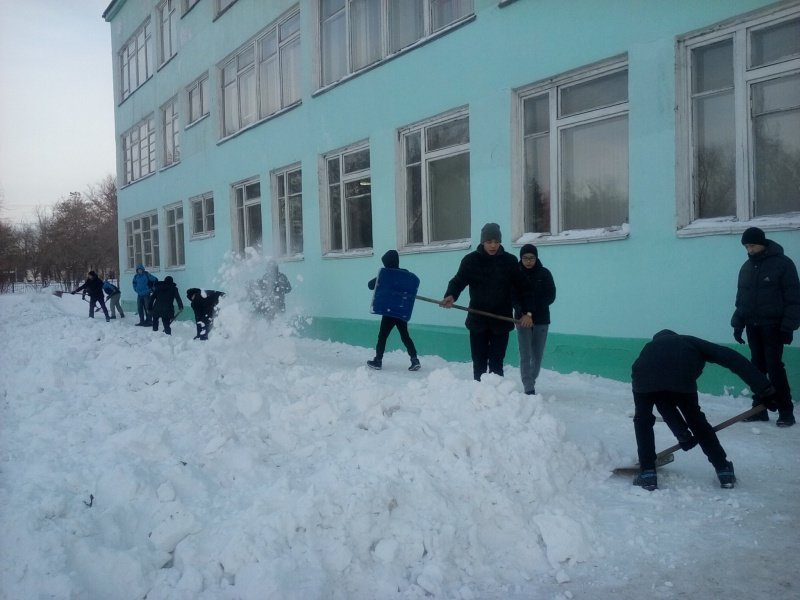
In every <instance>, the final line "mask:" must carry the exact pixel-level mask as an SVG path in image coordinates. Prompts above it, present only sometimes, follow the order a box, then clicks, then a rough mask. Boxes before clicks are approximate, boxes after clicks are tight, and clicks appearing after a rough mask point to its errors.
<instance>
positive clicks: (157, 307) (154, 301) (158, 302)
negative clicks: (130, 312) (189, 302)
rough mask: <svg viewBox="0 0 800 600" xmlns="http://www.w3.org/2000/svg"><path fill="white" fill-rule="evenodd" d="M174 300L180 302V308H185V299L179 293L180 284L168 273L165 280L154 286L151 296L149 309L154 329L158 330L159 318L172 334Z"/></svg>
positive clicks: (169, 333) (167, 332) (166, 331)
mask: <svg viewBox="0 0 800 600" xmlns="http://www.w3.org/2000/svg"><path fill="white" fill-rule="evenodd" d="M173 301H175V302H177V303H178V308H179V309H180V310H183V300H181V295H180V294H179V293H178V286H177V285H175V283H174V282H173V280H172V277H171V276H169V275H167V276H166V277H165V278H164V281H159V282H157V283H156V284H155V285H154V286H153V294H152V295H151V296H150V303H149V305H148V309H149V311H150V313H151V314H152V315H153V331H158V320H159V319H161V321H162V322H163V323H164V333H166V334H167V335H172V329H171V328H170V323H172V321H173V319H175V308H174V306H173V304H172V303H173Z"/></svg>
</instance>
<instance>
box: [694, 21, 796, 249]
mask: <svg viewBox="0 0 800 600" xmlns="http://www.w3.org/2000/svg"><path fill="white" fill-rule="evenodd" d="M678 60H679V65H680V66H681V74H682V77H681V82H680V83H681V85H682V86H683V88H682V89H679V92H678V93H679V97H678V106H679V127H680V135H681V136H682V137H681V138H680V141H679V146H678V164H679V171H678V172H679V180H678V191H679V194H678V197H679V206H678V214H679V225H680V226H681V227H685V226H687V225H690V224H692V223H693V222H695V221H700V220H704V219H705V220H710V221H704V222H703V221H701V222H699V223H695V226H694V228H690V230H689V232H687V233H690V232H691V230H692V229H696V228H698V229H699V232H702V229H703V228H704V227H712V228H713V223H714V222H715V221H716V222H719V223H724V222H731V221H740V222H741V221H748V220H750V219H754V218H757V217H764V216H779V217H780V216H783V217H785V218H786V217H788V213H795V212H797V211H800V7H798V6H794V7H792V8H790V9H786V10H784V11H781V12H778V13H773V14H771V15H769V16H763V17H761V18H754V19H751V20H748V21H746V22H740V23H737V24H735V25H732V26H730V27H728V28H719V27H717V28H715V29H714V30H713V31H712V32H704V33H701V34H698V35H696V36H693V37H691V38H687V39H684V40H681V41H679V43H678Z"/></svg>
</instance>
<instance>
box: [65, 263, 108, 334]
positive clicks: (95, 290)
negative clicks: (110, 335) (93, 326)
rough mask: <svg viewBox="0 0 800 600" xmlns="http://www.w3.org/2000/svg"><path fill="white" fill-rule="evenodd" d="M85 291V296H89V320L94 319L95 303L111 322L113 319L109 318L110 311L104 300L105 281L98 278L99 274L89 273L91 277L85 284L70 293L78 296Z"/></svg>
mask: <svg viewBox="0 0 800 600" xmlns="http://www.w3.org/2000/svg"><path fill="white" fill-rule="evenodd" d="M80 291H83V292H84V293H85V294H89V318H90V319H94V308H95V306H94V305H95V303H97V304H99V305H100V308H102V309H103V314H104V315H105V316H106V322H108V321H110V320H111V319H110V318H109V316H108V309H107V308H106V301H105V300H104V299H103V281H102V280H101V279H100V278H99V277H98V276H97V273H95V272H94V271H89V276H88V277H87V278H86V281H85V282H84V284H83V285H82V286H80V287H78V288H76V289H74V290H72V292H70V293H71V294H77V293H78V292H80Z"/></svg>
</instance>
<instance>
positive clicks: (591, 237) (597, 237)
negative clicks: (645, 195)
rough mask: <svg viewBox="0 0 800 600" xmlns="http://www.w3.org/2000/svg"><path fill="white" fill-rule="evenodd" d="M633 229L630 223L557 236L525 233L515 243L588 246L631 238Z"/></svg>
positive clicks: (574, 231)
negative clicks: (587, 244) (593, 243)
mask: <svg viewBox="0 0 800 600" xmlns="http://www.w3.org/2000/svg"><path fill="white" fill-rule="evenodd" d="M630 234H631V227H630V225H629V224H628V223H623V224H622V225H615V226H613V227H600V228H598V229H572V230H567V231H562V232H561V233H557V234H555V235H550V234H549V233H525V234H523V235H522V236H521V237H520V238H518V239H516V240H515V241H514V245H515V246H522V245H523V244H533V243H535V244H537V245H541V246H549V245H557V244H586V243H590V242H610V241H613V240H624V239H627V238H628V237H630Z"/></svg>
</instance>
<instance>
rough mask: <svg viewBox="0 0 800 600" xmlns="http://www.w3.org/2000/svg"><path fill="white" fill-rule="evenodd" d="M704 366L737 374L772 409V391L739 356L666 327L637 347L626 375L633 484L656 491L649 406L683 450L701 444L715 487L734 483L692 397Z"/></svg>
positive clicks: (714, 436) (652, 419)
mask: <svg viewBox="0 0 800 600" xmlns="http://www.w3.org/2000/svg"><path fill="white" fill-rule="evenodd" d="M708 362H711V363H715V364H718V365H720V366H723V367H725V368H726V369H729V370H731V371H732V372H734V373H736V375H738V376H739V377H740V378H741V379H742V380H743V381H744V382H745V383H746V384H747V385H748V386H750V389H751V390H753V391H756V394H755V395H754V399H755V400H756V401H757V402H758V403H760V404H763V405H764V406H766V407H767V408H768V409H769V410H771V411H775V410H777V404H776V394H775V388H774V387H772V385H771V384H770V382H769V380H768V379H767V378H766V377H765V376H764V374H763V373H761V371H759V370H758V369H757V368H756V366H755V365H754V364H753V363H751V362H750V361H749V360H747V359H746V358H745V357H744V356H742V355H741V354H739V353H738V352H736V351H735V350H731V349H730V348H726V347H725V346H720V345H718V344H714V343H712V342H708V341H706V340H703V339H700V338H697V337H693V336H690V335H679V334H677V333H675V332H674V331H670V330H669V329H664V330H662V331H659V332H658V333H657V334H655V335H654V336H653V340H652V341H651V342H648V343H647V344H646V345H645V347H644V348H642V351H641V353H640V354H639V357H638V358H637V359H636V360H635V361H634V363H633V370H632V373H631V379H632V387H633V402H634V405H635V412H634V416H633V428H634V432H635V434H636V446H637V451H638V453H639V465H640V469H641V470H640V472H639V474H638V475H637V476H636V478H635V479H634V480H633V485H638V486H641V487H643V488H644V489H646V490H651V491H652V490H655V489H656V488H657V487H658V480H657V477H656V445H655V436H654V434H653V425H654V424H655V422H656V418H655V416H654V415H653V407H654V406H655V408H656V409H657V410H658V412H659V413H660V414H661V416H662V417H663V418H664V422H665V423H666V424H667V427H669V428H670V431H672V433H673V434H674V435H675V437H676V438H677V439H678V443H679V444H680V446H681V448H682V449H683V450H685V451H688V450H691V449H692V448H693V447H694V446H695V445H698V444H699V445H700V448H701V449H702V450H703V453H704V454H705V455H706V457H707V458H708V462H710V463H711V464H712V465H713V466H714V469H715V470H716V472H717V477H718V478H719V483H720V487H723V488H732V487H733V486H734V484H735V483H736V476H735V475H734V472H733V463H732V462H731V461H729V460H728V457H727V455H726V454H725V450H724V449H723V447H722V444H720V442H719V439H718V438H717V434H716V433H715V432H714V428H713V427H712V426H711V425H710V424H709V422H708V421H707V420H706V416H705V415H704V414H703V412H702V411H701V410H700V404H699V403H698V399H697V378H698V377H700V374H701V373H702V372H703V367H705V365H706V363H708Z"/></svg>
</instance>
